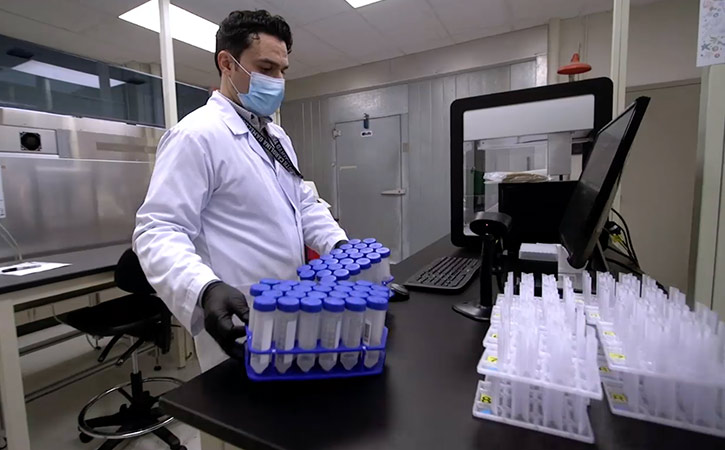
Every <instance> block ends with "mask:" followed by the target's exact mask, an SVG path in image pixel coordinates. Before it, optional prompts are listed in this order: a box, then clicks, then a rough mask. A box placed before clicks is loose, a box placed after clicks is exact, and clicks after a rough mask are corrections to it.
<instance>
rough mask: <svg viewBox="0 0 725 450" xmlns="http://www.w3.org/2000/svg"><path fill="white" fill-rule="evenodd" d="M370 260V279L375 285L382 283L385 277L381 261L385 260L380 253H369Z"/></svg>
mask: <svg viewBox="0 0 725 450" xmlns="http://www.w3.org/2000/svg"><path fill="white" fill-rule="evenodd" d="M368 259H369V260H370V276H369V277H368V278H369V279H370V281H372V282H373V283H382V282H383V276H382V273H381V269H382V268H383V267H382V266H381V263H380V262H381V261H382V260H383V259H382V258H381V257H380V254H378V253H375V252H373V253H368Z"/></svg>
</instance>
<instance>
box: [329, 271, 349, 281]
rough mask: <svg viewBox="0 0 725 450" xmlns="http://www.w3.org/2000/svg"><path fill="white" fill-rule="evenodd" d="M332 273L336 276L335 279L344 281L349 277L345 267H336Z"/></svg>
mask: <svg viewBox="0 0 725 450" xmlns="http://www.w3.org/2000/svg"><path fill="white" fill-rule="evenodd" d="M332 274H333V275H334V276H335V278H337V281H346V280H348V279H349V278H350V272H349V271H348V270H347V269H337V270H336V271H334V272H332Z"/></svg>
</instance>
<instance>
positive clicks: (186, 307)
mask: <svg viewBox="0 0 725 450" xmlns="http://www.w3.org/2000/svg"><path fill="white" fill-rule="evenodd" d="M268 131H269V133H270V134H271V135H273V136H275V137H277V138H278V139H279V140H280V142H281V143H282V146H283V147H284V149H285V151H286V152H287V154H288V155H289V157H290V159H291V160H292V162H294V164H295V165H297V156H296V155H295V152H294V150H293V148H292V143H291V142H290V139H289V137H288V136H287V134H286V133H285V132H284V130H283V129H282V128H281V127H279V126H277V125H274V124H269V125H268ZM343 239H347V237H346V235H345V232H344V231H343V230H342V229H341V228H340V227H339V226H338V225H337V223H336V222H335V221H334V219H333V218H332V216H331V215H330V213H329V211H328V210H327V208H325V207H324V206H323V205H322V204H320V203H318V202H317V201H316V199H315V197H314V194H313V193H312V191H311V189H310V188H309V187H308V186H306V185H305V184H304V182H303V181H302V180H301V179H300V178H298V177H295V176H294V175H292V174H290V173H289V172H287V171H286V170H285V169H284V168H283V167H282V166H281V165H280V164H279V163H277V162H276V161H275V162H274V163H272V162H271V161H270V158H269V157H268V156H267V154H266V153H265V151H264V150H263V149H262V147H261V146H260V145H259V143H258V142H257V141H256V139H255V138H254V136H253V135H252V134H251V133H250V132H249V130H248V128H247V126H246V124H245V123H244V122H243V121H242V119H241V118H240V117H239V114H238V113H237V111H235V109H234V107H233V106H232V104H231V103H229V100H227V99H226V98H224V97H223V96H222V94H220V93H219V92H215V93H214V94H213V95H212V96H211V98H210V99H209V101H208V102H207V104H206V105H205V106H203V107H201V108H199V109H197V110H196V111H194V112H192V113H191V114H189V115H188V116H186V117H185V118H184V119H183V120H182V121H181V122H179V123H178V124H177V125H176V126H174V127H173V128H171V129H170V130H168V131H167V132H166V133H165V134H164V136H163V137H162V138H161V141H160V142H159V147H158V151H157V154H156V166H155V168H154V172H153V175H152V177H151V183H150V185H149V190H148V194H147V195H146V200H145V201H144V203H143V205H142V206H141V208H140V209H139V210H138V213H137V215H136V229H135V230H134V233H133V249H134V251H135V252H136V254H137V255H138V257H139V260H140V262H141V266H142V267H143V270H144V272H145V273H146V276H147V277H148V280H149V283H150V284H151V285H152V286H153V287H154V289H156V292H157V293H158V295H159V297H160V298H161V299H162V300H163V301H164V302H165V303H166V305H167V306H168V307H169V309H170V310H171V312H172V313H173V314H174V316H175V317H176V318H177V320H178V321H179V322H180V323H181V324H182V325H183V326H184V327H185V328H186V329H187V330H189V331H190V332H191V334H192V335H193V336H195V343H196V349H197V354H198V356H199V363H200V365H201V368H202V370H208V369H210V368H211V367H213V366H215V365H217V364H218V363H220V362H221V361H223V360H224V359H226V355H225V354H224V353H223V351H222V350H221V348H220V347H219V346H218V345H217V344H216V342H215V341H214V340H213V339H212V338H211V336H209V334H208V333H206V331H204V324H203V311H202V309H201V306H200V304H199V296H200V294H201V292H202V290H203V289H204V287H205V286H206V285H207V284H208V283H210V282H212V281H214V280H222V281H224V282H225V283H228V284H230V285H232V286H234V287H236V288H238V289H240V290H241V291H242V292H244V293H245V294H247V296H248V293H249V286H250V285H252V284H254V283H256V282H258V281H259V280H260V279H261V278H265V277H271V278H279V279H295V277H296V276H297V273H296V268H297V267H298V266H300V265H302V264H304V249H305V245H307V246H309V247H311V248H313V249H315V250H316V251H318V252H322V253H326V252H328V251H330V250H331V249H332V247H333V246H334V245H335V243H336V242H338V241H340V240H343ZM248 300H249V296H248Z"/></svg>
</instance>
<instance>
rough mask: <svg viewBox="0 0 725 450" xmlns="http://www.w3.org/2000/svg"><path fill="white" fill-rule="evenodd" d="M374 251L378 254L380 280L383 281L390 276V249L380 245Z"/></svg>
mask: <svg viewBox="0 0 725 450" xmlns="http://www.w3.org/2000/svg"><path fill="white" fill-rule="evenodd" d="M375 253H377V254H378V255H380V269H379V270H380V281H381V282H382V281H385V280H387V279H388V278H390V249H389V248H387V247H381V248H379V249H377V250H375Z"/></svg>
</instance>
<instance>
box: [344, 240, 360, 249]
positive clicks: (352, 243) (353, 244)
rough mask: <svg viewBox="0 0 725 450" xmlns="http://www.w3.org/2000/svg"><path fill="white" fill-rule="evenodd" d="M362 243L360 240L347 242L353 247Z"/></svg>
mask: <svg viewBox="0 0 725 450" xmlns="http://www.w3.org/2000/svg"><path fill="white" fill-rule="evenodd" d="M361 242H362V241H361V240H360V239H350V240H349V241H347V243H348V244H350V245H352V246H353V247H354V246H356V245H358V244H359V243H361Z"/></svg>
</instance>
